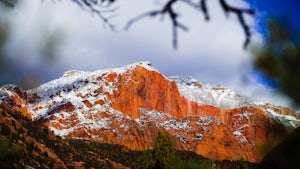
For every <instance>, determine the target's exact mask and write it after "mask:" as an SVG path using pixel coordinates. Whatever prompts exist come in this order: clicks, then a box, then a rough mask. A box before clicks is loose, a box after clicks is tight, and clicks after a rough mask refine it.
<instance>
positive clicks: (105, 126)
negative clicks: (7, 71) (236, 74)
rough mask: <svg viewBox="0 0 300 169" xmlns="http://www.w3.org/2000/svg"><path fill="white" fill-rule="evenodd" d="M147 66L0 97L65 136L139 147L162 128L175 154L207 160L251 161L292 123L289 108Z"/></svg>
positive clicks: (72, 76) (73, 76)
mask: <svg viewBox="0 0 300 169" xmlns="http://www.w3.org/2000/svg"><path fill="white" fill-rule="evenodd" d="M150 65H151V64H150V63H149V62H142V63H136V64H131V65H128V66H125V67H123V68H117V69H106V70H99V71H95V72H82V71H68V72H66V73H65V74H64V75H63V76H62V77H61V78H59V79H56V80H53V81H50V82H48V83H45V84H43V85H41V86H40V87H38V88H35V89H32V90H28V91H22V90H21V89H19V88H18V87H16V86H6V87H2V88H1V89H0V100H2V101H1V102H3V103H4V104H5V103H8V104H10V105H11V106H13V107H15V109H17V110H19V111H20V112H22V113H23V114H24V115H26V116H27V117H29V118H31V119H32V120H33V121H39V122H40V123H42V124H44V125H46V126H48V127H49V128H50V130H52V131H53V132H54V133H55V134H57V135H60V136H63V137H65V138H84V139H90V140H94V141H99V142H104V143H112V144H120V145H124V146H127V147H128V148H130V149H133V150H145V149H149V148H151V147H152V146H153V141H154V138H155V136H156V133H157V131H159V130H164V131H166V132H168V133H170V134H171V136H172V138H173V140H174V142H175V143H176V147H177V149H180V150H189V151H194V152H196V153H197V154H199V155H203V156H205V157H208V158H210V159H214V160H240V159H244V160H247V161H250V162H256V163H258V162H260V161H261V160H262V159H263V157H264V155H265V154H266V153H267V152H268V151H270V150H271V149H272V148H273V147H275V146H276V145H278V144H279V143H280V142H281V141H282V140H283V139H284V138H285V137H286V136H287V135H288V133H290V132H291V131H292V130H293V129H294V128H296V127H298V126H299V120H298V117H295V116H296V114H295V113H294V112H293V111H292V110H289V109H285V108H282V107H276V106H273V105H269V104H262V103H260V104H256V103H251V102H249V101H248V100H247V99H246V98H244V97H242V96H239V95H237V94H235V93H234V92H233V91H231V90H229V89H226V88H224V87H221V86H207V85H204V84H201V83H200V82H198V81H196V80H195V79H192V78H180V77H171V78H167V77H165V76H164V75H162V74H160V73H159V72H158V71H157V70H155V69H154V68H152V67H151V66H150Z"/></svg>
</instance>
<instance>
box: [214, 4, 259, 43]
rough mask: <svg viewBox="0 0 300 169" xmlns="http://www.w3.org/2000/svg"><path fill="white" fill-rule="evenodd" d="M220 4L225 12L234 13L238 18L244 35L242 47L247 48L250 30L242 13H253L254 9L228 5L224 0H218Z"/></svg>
mask: <svg viewBox="0 0 300 169" xmlns="http://www.w3.org/2000/svg"><path fill="white" fill-rule="evenodd" d="M220 4H221V6H222V8H223V10H224V11H225V13H226V14H228V13H230V12H231V13H234V14H236V15H237V17H238V20H239V22H240V24H241V26H242V28H243V30H244V32H245V36H246V39H245V42H244V48H247V46H248V44H249V43H250V38H251V31H250V28H249V26H248V25H247V24H246V21H245V18H244V16H243V14H249V15H254V10H252V9H242V8H236V7H232V6H229V5H228V4H227V3H226V1H225V0H220Z"/></svg>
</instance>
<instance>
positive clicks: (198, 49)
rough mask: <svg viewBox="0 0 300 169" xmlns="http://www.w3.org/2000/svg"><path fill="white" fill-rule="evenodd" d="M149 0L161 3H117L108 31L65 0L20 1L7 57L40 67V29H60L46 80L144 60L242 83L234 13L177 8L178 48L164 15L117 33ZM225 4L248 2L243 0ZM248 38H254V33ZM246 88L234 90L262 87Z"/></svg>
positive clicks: (207, 79)
mask: <svg viewBox="0 0 300 169" xmlns="http://www.w3.org/2000/svg"><path fill="white" fill-rule="evenodd" d="M153 2H161V1H152V0H150V1H135V0H127V1H119V3H118V4H117V6H119V7H120V9H119V11H118V13H119V16H118V17H116V18H113V19H112V22H114V23H116V24H117V25H118V28H119V29H118V32H112V31H110V30H109V29H104V28H103V23H102V22H101V20H100V19H99V18H98V17H97V16H94V17H93V16H92V15H91V14H90V13H88V12H84V11H82V10H81V9H80V8H79V7H78V6H76V5H75V4H73V3H71V2H70V1H62V2H58V1H57V2H56V3H53V2H52V1H45V2H43V3H41V2H40V1H26V3H24V4H22V5H21V6H20V7H19V8H18V9H17V11H16V12H15V13H14V15H13V16H12V25H13V29H12V31H13V32H12V39H11V41H10V43H9V45H8V49H10V53H11V54H10V55H11V57H16V58H15V60H19V61H20V60H21V62H22V64H23V65H30V67H37V68H41V66H40V62H41V59H40V58H39V57H40V56H39V54H38V53H36V50H38V48H39V44H40V43H41V42H40V39H41V38H43V35H44V34H45V33H49V32H53V31H56V30H61V31H63V33H64V34H63V38H64V40H63V41H62V42H61V43H60V52H59V54H60V56H59V57H58V60H57V63H56V65H55V66H53V65H52V66H48V67H47V66H46V65H45V64H42V65H43V69H45V70H44V72H50V71H52V72H54V73H52V76H50V77H49V79H47V80H51V78H53V77H55V76H56V77H58V76H60V75H61V74H62V73H63V71H66V70H69V69H81V70H95V69H105V68H108V67H119V66H123V65H126V64H129V63H132V62H138V61H141V60H149V61H151V62H152V63H153V65H154V67H155V68H156V69H157V70H159V71H161V72H162V73H163V74H166V75H191V76H194V77H196V78H198V79H199V81H202V82H204V83H218V84H222V85H225V86H229V87H232V88H234V89H237V90H238V89H240V88H241V87H240V86H241V85H244V84H243V83H240V82H239V81H237V80H236V79H237V78H238V77H240V76H241V73H243V74H247V72H248V73H249V70H250V69H251V66H249V65H250V60H251V58H250V57H251V55H250V54H249V53H248V52H247V51H245V50H243V48H242V47H243V43H244V39H245V36H244V32H243V29H242V27H241V26H240V24H239V23H238V20H237V18H236V16H234V15H229V16H228V17H226V16H225V15H224V11H223V10H222V9H221V7H220V5H219V4H218V1H208V8H209V13H210V15H211V20H210V21H209V22H206V21H204V16H203V15H202V13H200V12H197V11H194V10H193V9H192V10H191V9H189V8H186V7H182V6H178V7H177V8H180V11H181V14H182V15H181V17H182V20H183V21H182V22H183V23H185V24H186V25H187V26H188V27H189V28H190V29H189V31H188V32H182V31H179V47H178V49H177V50H173V48H172V32H171V25H170V23H169V21H168V19H167V17H165V18H164V19H163V20H162V21H161V19H160V18H159V17H157V18H145V19H144V20H141V21H140V22H137V23H136V24H135V25H132V27H131V28H130V30H129V31H128V32H124V31H123V26H124V25H125V24H126V23H127V21H128V20H129V19H130V18H132V17H135V16H137V15H139V14H141V13H142V12H144V11H147V10H150V9H156V8H159V5H158V3H153ZM230 3H233V4H234V5H238V6H242V7H248V6H249V5H248V4H246V3H245V2H244V1H230ZM247 22H248V23H250V24H252V26H253V27H254V26H255V25H254V24H255V21H254V20H253V19H251V18H248V19H247ZM254 39H257V40H258V41H259V39H260V38H259V35H258V34H257V33H255V37H254ZM20 56H21V57H20ZM25 67H26V66H25ZM27 67H29V66H27ZM248 87H249V91H250V92H248V91H247V92H245V90H244V91H243V90H240V91H241V92H242V94H245V95H248V96H249V97H252V96H253V94H254V93H255V91H256V89H257V88H259V90H261V89H263V90H268V89H267V88H265V87H261V86H260V85H259V84H254V83H253V84H251V85H250V86H248ZM260 93H261V92H260ZM264 97H267V98H268V99H266V100H269V101H270V102H272V101H273V100H275V99H274V98H275V97H274V95H273V93H272V92H266V93H265V94H264ZM276 103H277V102H276Z"/></svg>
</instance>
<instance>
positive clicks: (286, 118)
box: [266, 108, 300, 128]
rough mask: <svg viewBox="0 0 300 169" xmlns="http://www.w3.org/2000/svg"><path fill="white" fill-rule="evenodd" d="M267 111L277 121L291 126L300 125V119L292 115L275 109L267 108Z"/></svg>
mask: <svg viewBox="0 0 300 169" xmlns="http://www.w3.org/2000/svg"><path fill="white" fill-rule="evenodd" d="M266 112H267V113H268V114H269V116H270V117H271V118H272V119H273V120H275V121H276V122H278V123H280V124H282V125H284V126H286V127H290V128H297V127H300V120H298V119H296V118H295V117H294V116H291V115H284V114H278V113H276V112H275V111H274V110H272V109H270V108H267V109H266Z"/></svg>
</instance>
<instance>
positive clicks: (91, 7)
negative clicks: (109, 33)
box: [72, 0, 118, 31]
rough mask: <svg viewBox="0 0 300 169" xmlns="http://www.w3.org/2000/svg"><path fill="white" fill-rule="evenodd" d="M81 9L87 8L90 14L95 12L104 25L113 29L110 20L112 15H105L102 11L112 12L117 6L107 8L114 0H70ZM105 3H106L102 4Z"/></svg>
mask: <svg viewBox="0 0 300 169" xmlns="http://www.w3.org/2000/svg"><path fill="white" fill-rule="evenodd" d="M72 1H73V2H74V3H76V4H77V5H78V6H79V7H80V8H81V9H83V10H87V11H89V12H91V13H92V14H96V15H97V16H98V17H99V18H100V19H101V20H102V21H103V24H104V26H108V27H109V28H110V29H111V30H113V31H114V30H115V25H114V24H112V23H111V22H110V19H111V18H112V17H113V16H114V15H109V16H105V15H104V13H109V14H110V13H114V12H115V11H116V10H118V8H113V9H107V8H108V7H110V5H111V4H112V3H113V2H115V0H72ZM104 3H106V5H103V4H104ZM99 8H103V9H99Z"/></svg>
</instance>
